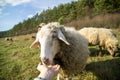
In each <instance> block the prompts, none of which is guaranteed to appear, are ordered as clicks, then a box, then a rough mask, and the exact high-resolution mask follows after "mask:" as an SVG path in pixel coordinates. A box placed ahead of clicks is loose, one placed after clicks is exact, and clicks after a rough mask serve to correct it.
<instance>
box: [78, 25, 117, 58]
mask: <svg viewBox="0 0 120 80" xmlns="http://www.w3.org/2000/svg"><path fill="white" fill-rule="evenodd" d="M79 33H80V34H81V35H83V36H84V37H85V38H86V39H88V41H89V45H92V46H94V45H99V49H100V53H99V55H102V48H106V49H107V51H108V52H109V53H110V54H111V55H112V56H114V55H115V52H116V51H117V48H118V40H117V38H116V35H115V34H114V33H113V31H112V30H111V29H106V28H93V27H90V28H83V29H80V30H79Z"/></svg>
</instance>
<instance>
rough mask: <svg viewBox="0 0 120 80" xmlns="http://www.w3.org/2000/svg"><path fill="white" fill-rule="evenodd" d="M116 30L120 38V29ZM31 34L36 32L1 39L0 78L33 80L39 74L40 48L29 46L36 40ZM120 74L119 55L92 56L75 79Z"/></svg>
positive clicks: (113, 78) (113, 79)
mask: <svg viewBox="0 0 120 80" xmlns="http://www.w3.org/2000/svg"><path fill="white" fill-rule="evenodd" d="M115 31H116V33H117V36H118V38H119V39H120V36H119V35H120V32H119V30H115ZM31 35H34V34H30V35H21V36H16V37H13V42H9V41H5V40H4V38H1V39H0V80H33V79H34V78H35V77H37V76H38V74H39V72H38V71H37V70H36V67H37V65H38V63H39V61H40V58H39V48H33V49H30V48H29V46H30V45H31V43H32V42H33V41H34V39H32V38H31ZM26 38H28V39H26ZM94 48H95V49H96V47H94ZM94 51H95V50H94V49H93V50H92V52H94ZM119 74H120V58H119V57H111V56H110V55H104V56H103V57H96V56H91V57H90V58H89V59H88V62H87V66H86V68H85V70H84V71H83V72H81V73H80V74H79V75H77V76H75V77H74V80H119ZM78 78H79V79H78Z"/></svg>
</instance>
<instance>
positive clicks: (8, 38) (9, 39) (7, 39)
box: [5, 37, 13, 41]
mask: <svg viewBox="0 0 120 80" xmlns="http://www.w3.org/2000/svg"><path fill="white" fill-rule="evenodd" d="M5 40H6V41H13V39H12V37H6V38H5Z"/></svg>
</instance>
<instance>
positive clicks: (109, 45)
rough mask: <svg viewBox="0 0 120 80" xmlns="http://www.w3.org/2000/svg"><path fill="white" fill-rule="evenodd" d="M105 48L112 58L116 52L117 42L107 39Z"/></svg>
mask: <svg viewBox="0 0 120 80" xmlns="http://www.w3.org/2000/svg"><path fill="white" fill-rule="evenodd" d="M106 48H107V50H108V51H109V53H110V54H111V55H112V56H115V53H116V52H117V51H118V40H111V39H108V40H107V42H106Z"/></svg>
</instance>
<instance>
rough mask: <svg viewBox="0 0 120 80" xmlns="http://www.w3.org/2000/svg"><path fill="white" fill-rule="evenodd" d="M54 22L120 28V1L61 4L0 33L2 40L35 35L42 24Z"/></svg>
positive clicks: (80, 26) (106, 0) (85, 1)
mask: <svg viewBox="0 0 120 80" xmlns="http://www.w3.org/2000/svg"><path fill="white" fill-rule="evenodd" d="M53 21H57V22H59V23H60V24H64V25H67V26H74V27H75V28H77V29H80V28H82V27H89V26H92V27H105V28H120V23H119V22H120V0H78V1H72V2H71V3H66V4H60V5H59V6H55V7H54V8H52V9H51V8H48V9H46V10H43V11H42V12H41V13H40V14H38V13H37V14H36V15H34V16H33V17H32V18H28V19H26V20H24V21H22V22H19V23H18V24H16V25H14V26H13V28H12V29H10V30H8V31H2V32H0V38H1V37H7V36H17V35H21V34H29V33H34V32H36V31H37V25H39V24H40V23H42V22H44V23H49V22H53Z"/></svg>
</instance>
